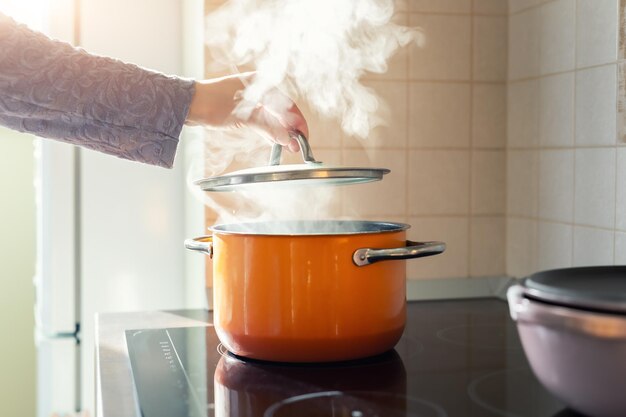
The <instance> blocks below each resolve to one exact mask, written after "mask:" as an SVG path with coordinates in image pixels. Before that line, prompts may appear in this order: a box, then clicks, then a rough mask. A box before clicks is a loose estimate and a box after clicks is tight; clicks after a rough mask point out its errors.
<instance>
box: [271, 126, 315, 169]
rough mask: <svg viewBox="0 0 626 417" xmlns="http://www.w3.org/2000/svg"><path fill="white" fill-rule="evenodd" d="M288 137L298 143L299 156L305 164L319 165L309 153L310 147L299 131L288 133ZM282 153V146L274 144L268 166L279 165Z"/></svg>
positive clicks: (310, 152)
mask: <svg viewBox="0 0 626 417" xmlns="http://www.w3.org/2000/svg"><path fill="white" fill-rule="evenodd" d="M289 136H291V137H292V138H293V139H295V140H297V141H298V145H300V154H301V155H302V160H303V161H304V162H305V163H306V164H321V162H320V161H317V160H315V157H314V156H313V152H312V151H311V147H310V146H309V141H308V140H307V139H306V137H305V136H304V134H302V132H300V131H299V130H293V131H291V132H289ZM282 152H283V145H280V144H278V143H275V144H274V145H273V146H272V152H271V154H270V162H269V165H270V166H274V165H280V159H281V155H282Z"/></svg>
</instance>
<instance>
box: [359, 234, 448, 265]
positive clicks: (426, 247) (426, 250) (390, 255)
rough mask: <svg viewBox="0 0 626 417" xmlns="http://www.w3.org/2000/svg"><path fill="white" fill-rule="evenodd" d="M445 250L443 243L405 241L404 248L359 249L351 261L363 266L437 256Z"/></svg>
mask: <svg viewBox="0 0 626 417" xmlns="http://www.w3.org/2000/svg"><path fill="white" fill-rule="evenodd" d="M445 250H446V244H445V243H443V242H412V241H410V240H407V241H406V246H405V247H404V248H392V249H371V248H361V249H357V250H356V251H354V254H353V255H352V261H353V262H354V264H355V265H356V266H365V265H369V264H373V263H374V262H379V261H394V260H399V259H412V258H423V257H425V256H432V255H438V254H440V253H442V252H443V251H445Z"/></svg>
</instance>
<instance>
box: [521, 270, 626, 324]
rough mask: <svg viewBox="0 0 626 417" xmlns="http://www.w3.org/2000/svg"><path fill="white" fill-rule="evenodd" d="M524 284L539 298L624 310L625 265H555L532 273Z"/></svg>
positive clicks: (582, 305)
mask: <svg viewBox="0 0 626 417" xmlns="http://www.w3.org/2000/svg"><path fill="white" fill-rule="evenodd" d="M524 285H525V287H526V289H525V291H524V292H525V294H526V295H527V296H528V297H530V298H535V299H537V300H539V301H545V302H548V303H552V304H559V305H564V306H570V307H578V308H583V309H590V310H600V311H606V312H609V313H618V314H626V266H592V267H582V268H565V269H554V270H551V271H544V272H539V273H536V274H533V275H531V276H530V277H528V278H527V279H526V280H525V282H524Z"/></svg>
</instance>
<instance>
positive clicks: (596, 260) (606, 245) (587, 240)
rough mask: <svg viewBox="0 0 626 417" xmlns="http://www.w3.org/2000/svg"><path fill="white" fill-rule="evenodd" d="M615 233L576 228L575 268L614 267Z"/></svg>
mask: <svg viewBox="0 0 626 417" xmlns="http://www.w3.org/2000/svg"><path fill="white" fill-rule="evenodd" d="M614 243H615V232H613V231H612V230H602V229H593V228H590V227H582V226H575V227H574V259H573V262H572V264H573V265H574V266H592V265H612V264H613V259H614V257H613V251H614Z"/></svg>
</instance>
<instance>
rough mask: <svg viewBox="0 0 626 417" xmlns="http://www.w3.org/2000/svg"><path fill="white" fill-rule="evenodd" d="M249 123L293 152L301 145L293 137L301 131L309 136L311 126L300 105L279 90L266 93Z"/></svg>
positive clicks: (251, 115)
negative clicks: (295, 132) (293, 134)
mask: <svg viewBox="0 0 626 417" xmlns="http://www.w3.org/2000/svg"><path fill="white" fill-rule="evenodd" d="M248 124H250V125H252V126H253V127H254V128H255V130H257V131H259V132H260V133H261V134H262V135H263V136H264V137H266V138H267V139H269V140H271V141H273V142H276V143H278V144H280V145H283V146H285V147H287V149H289V150H290V151H291V152H298V151H299V150H300V145H299V144H298V141H297V140H295V139H294V138H292V137H291V133H292V132H294V131H299V132H302V133H303V134H304V136H305V137H308V134H309V128H308V126H307V123H306V120H305V118H304V116H303V115H302V112H301V111H300V109H299V108H298V106H297V105H296V104H295V103H294V102H293V101H291V99H289V98H288V97H287V96H285V95H284V94H282V93H281V92H280V91H278V90H273V91H271V92H270V93H268V94H266V96H265V97H264V98H263V102H262V103H260V104H258V105H257V106H256V107H255V109H254V111H253V112H252V113H251V114H250V118H249V121H248Z"/></svg>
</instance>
